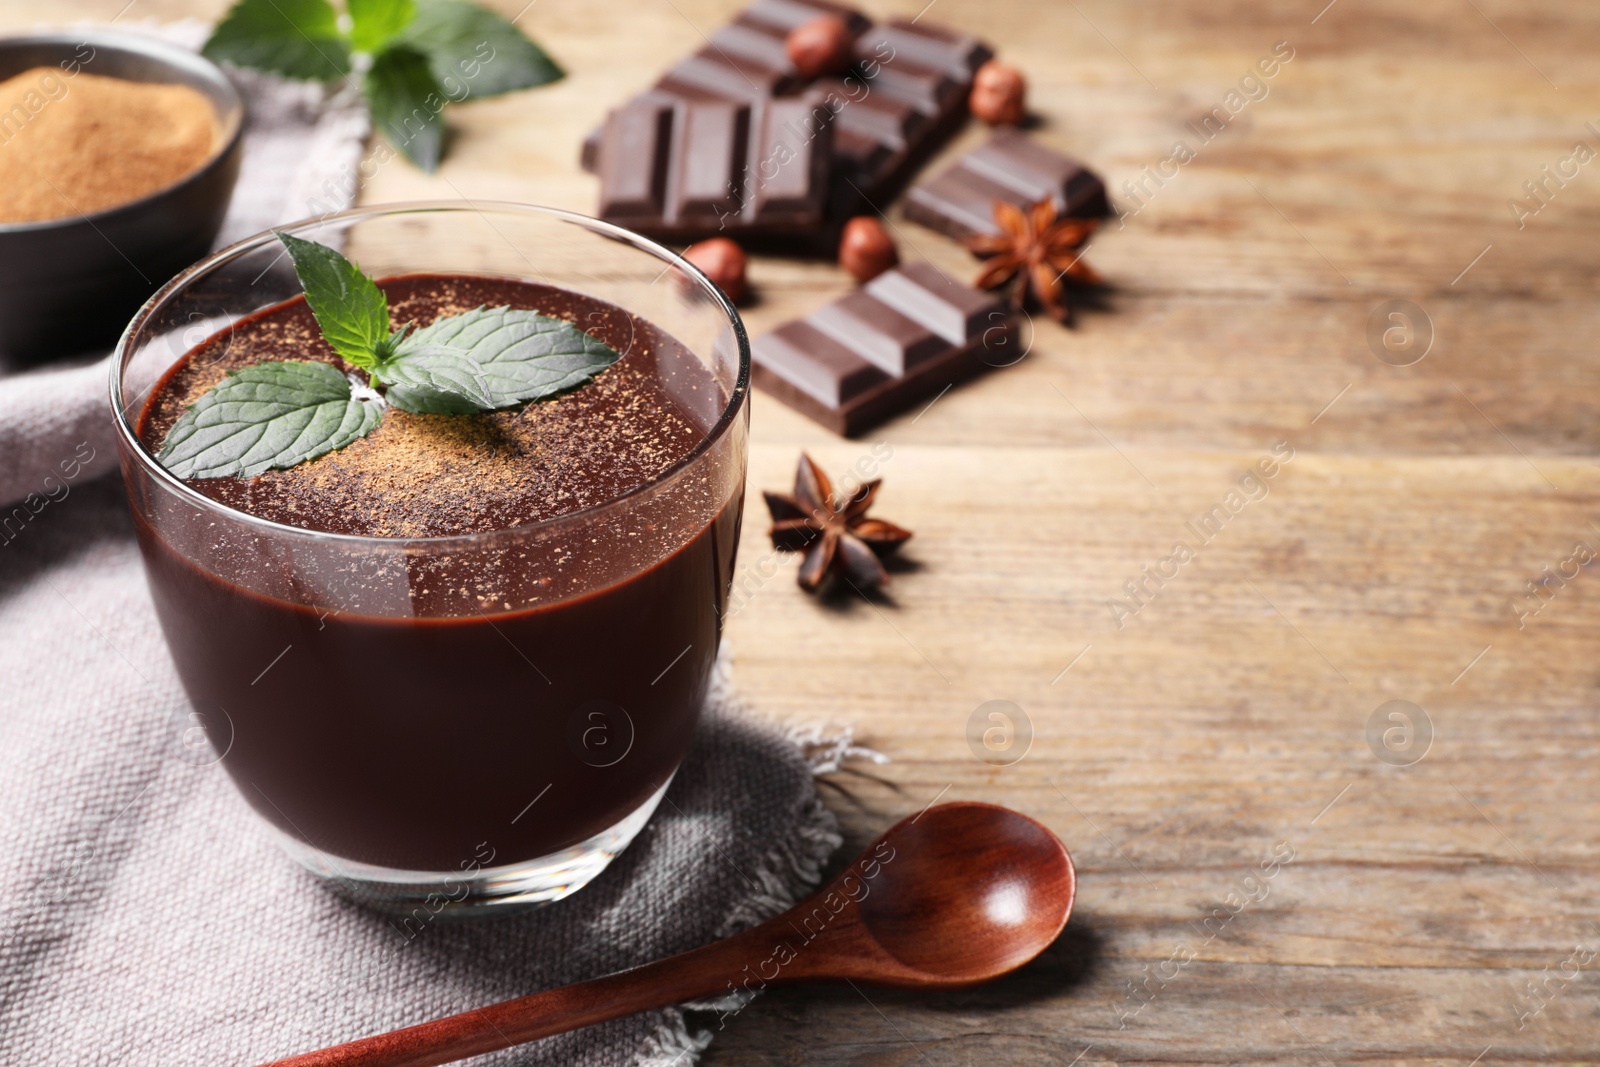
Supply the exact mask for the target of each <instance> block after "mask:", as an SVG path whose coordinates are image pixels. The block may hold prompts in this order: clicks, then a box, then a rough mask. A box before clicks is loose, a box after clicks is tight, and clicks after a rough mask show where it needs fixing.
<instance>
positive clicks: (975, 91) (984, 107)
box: [971, 59, 1028, 126]
mask: <svg viewBox="0 0 1600 1067" xmlns="http://www.w3.org/2000/svg"><path fill="white" fill-rule="evenodd" d="M1027 95H1028V83H1027V82H1026V81H1025V80H1024V79H1023V77H1022V72H1021V71H1019V70H1018V69H1017V68H1016V67H1008V66H1006V65H1005V64H1004V63H1000V62H996V61H995V60H993V59H991V60H989V62H987V63H985V64H984V65H983V66H981V67H979V68H978V73H977V74H975V75H973V78H972V100H971V106H972V113H973V114H974V115H976V116H978V117H979V118H980V119H982V120H983V121H984V122H987V123H988V124H989V125H991V126H1015V125H1017V124H1018V123H1020V122H1021V121H1022V115H1023V112H1024V110H1025V108H1026V102H1027Z"/></svg>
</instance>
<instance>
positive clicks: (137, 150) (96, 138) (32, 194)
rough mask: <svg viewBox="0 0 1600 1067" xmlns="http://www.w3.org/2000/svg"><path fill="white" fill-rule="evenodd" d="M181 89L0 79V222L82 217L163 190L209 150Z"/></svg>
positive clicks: (211, 117)
mask: <svg viewBox="0 0 1600 1067" xmlns="http://www.w3.org/2000/svg"><path fill="white" fill-rule="evenodd" d="M216 142H217V117H216V112H215V109H214V108H213V107H212V105H211V102H210V101H209V100H207V99H206V98H205V97H204V96H202V95H201V94H200V93H198V92H196V91H195V90H193V89H191V88H190V87H188V86H187V85H174V84H160V83H146V82H136V81H127V80H124V79H122V78H111V77H104V76H102V75H99V74H89V73H87V72H80V73H78V74H76V75H69V74H68V73H67V72H65V71H63V70H61V69H59V68H58V67H53V66H51V67H34V68H32V69H31V70H26V71H23V72H22V73H21V74H16V75H13V76H12V77H10V78H7V79H5V80H4V81H0V223H5V222H40V221H43V220H46V219H61V218H67V217H69V216H74V215H89V214H93V213H95V212H99V211H104V210H106V209H107V208H112V207H116V206H118V205H120V204H127V203H131V202H132V201H135V200H138V199H140V198H141V197H145V196H148V195H149V194H151V193H153V192H155V191H157V190H158V189H164V188H166V187H167V186H169V185H171V184H173V183H174V182H176V181H177V180H178V179H180V178H182V177H184V176H185V175H187V174H190V173H192V172H193V171H195V170H197V169H198V168H199V167H200V165H201V164H203V163H204V162H205V161H206V160H207V159H208V158H210V156H211V154H212V152H213V151H214V150H215V148H216Z"/></svg>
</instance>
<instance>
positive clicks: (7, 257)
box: [0, 31, 244, 363]
mask: <svg viewBox="0 0 1600 1067" xmlns="http://www.w3.org/2000/svg"><path fill="white" fill-rule="evenodd" d="M33 67H55V68H57V69H59V70H60V71H61V72H62V78H63V81H64V82H65V84H66V86H67V89H66V91H67V92H71V77H72V76H75V75H76V74H77V73H78V72H83V73H88V74H99V75H103V76H105V77H112V78H123V79H126V80H129V81H141V82H165V83H167V84H177V85H187V86H189V87H190V88H192V89H194V90H196V91H197V92H199V93H201V94H202V95H203V96H205V97H206V99H208V100H210V101H211V104H212V106H213V107H214V108H215V109H216V113H217V147H216V150H215V151H214V153H213V154H212V156H211V158H210V159H208V160H207V161H206V162H205V164H204V165H202V166H201V167H200V168H199V169H198V170H196V171H193V172H191V173H190V174H188V175H186V176H184V177H183V178H180V179H179V180H178V181H177V182H175V183H174V184H172V185H169V186H167V187H166V188H165V189H159V190H157V191H156V192H154V193H151V194H150V195H148V196H145V197H142V198H141V199H138V200H134V201H132V202H130V203H127V204H122V205H120V206H118V207H113V208H108V209H106V210H104V211H97V212H94V213H92V214H88V215H74V216H71V217H68V218H62V219H51V220H47V221H44V222H14V223H0V354H3V355H4V356H5V357H6V358H7V359H8V360H9V361H12V362H18V363H25V362H36V361H38V360H43V359H49V358H52V357H55V356H63V355H69V354H71V353H75V352H84V351H88V350H90V349H94V348H109V347H111V345H112V344H114V343H115V342H116V339H117V337H118V335H120V334H121V333H122V329H123V327H124V326H126V325H127V324H128V320H129V319H131V318H132V317H133V313H134V312H135V311H137V310H138V309H139V305H140V304H142V303H144V301H145V299H146V298H147V297H148V296H149V295H150V294H151V293H153V292H155V291H156V290H157V289H159V288H160V287H161V286H162V285H163V284H165V283H166V281H167V280H168V279H169V278H171V277H172V276H173V275H175V274H177V273H178V272H179V271H181V270H183V269H184V268H185V267H187V266H189V265H190V264H191V263H194V262H195V261H196V260H198V259H200V258H201V257H203V256H204V255H205V254H206V253H207V252H209V251H210V250H211V242H212V241H213V240H214V239H215V238H216V236H217V230H218V229H219V228H220V227H221V226H222V217H223V215H224V214H225V213H226V212H227V210H228V201H229V199H231V198H232V196H233V185H234V181H235V179H237V178H238V176H239V143H240V133H241V130H242V129H243V126H244V104H243V102H242V101H241V100H240V99H239V94H238V92H237V91H236V90H235V89H234V87H233V85H232V83H230V82H229V81H228V79H227V77H226V76H225V75H224V74H223V73H222V71H221V70H219V69H218V68H217V67H216V66H215V65H214V64H212V63H211V62H210V61H208V60H206V59H204V58H202V57H201V56H199V55H197V54H195V53H194V52H190V51H187V50H185V49H183V48H179V47H177V46H176V45H170V44H166V43H164V42H162V41H157V40H153V39H151V38H147V37H139V36H136V35H133V34H121V33H104V32H92V31H91V32H84V33H57V34H41V35H35V36H28V37H11V38H5V39H0V80H3V79H6V78H9V77H11V76H12V75H15V74H20V73H22V72H23V71H25V70H28V69H30V68H33ZM44 106H45V107H48V106H49V104H48V103H46V104H45V105H44ZM20 110H21V111H25V110H26V109H25V108H23V109H20ZM18 111H19V109H13V111H12V112H7V113H0V151H7V150H10V151H15V150H17V148H19V147H20V146H21V144H22V142H20V141H19V142H17V143H15V144H12V143H8V142H9V141H10V139H11V138H12V137H15V136H16V134H17V132H18V130H19V128H20V125H22V124H25V123H26V122H27V121H29V120H30V119H31V115H27V114H19V113H18Z"/></svg>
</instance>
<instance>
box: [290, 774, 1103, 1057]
mask: <svg viewBox="0 0 1600 1067" xmlns="http://www.w3.org/2000/svg"><path fill="white" fill-rule="evenodd" d="M1076 890H1077V876H1076V874H1075V872H1074V871H1073V867H1072V857H1071V856H1069V855H1067V850H1066V848H1065V847H1064V846H1063V845H1062V844H1061V842H1060V841H1059V840H1058V839H1057V838H1056V836H1055V834H1053V833H1051V832H1050V831H1049V830H1047V829H1045V828H1044V827H1043V826H1040V825H1039V824H1038V823H1036V822H1034V821H1033V820H1032V819H1030V818H1028V817H1027V816H1026V815H1019V814H1018V813H1016V812H1014V811H1009V810H1007V809H1005V808H1002V807H997V806H996V805H993V804H979V803H973V802H962V803H955V804H941V805H939V806H938V807H933V808H929V809H927V810H926V811H924V812H922V813H921V814H920V815H916V816H913V817H911V818H909V819H903V820H901V821H900V822H898V823H896V824H895V825H894V826H892V827H890V828H889V830H888V831H887V832H886V833H885V834H884V835H883V836H882V837H880V838H878V840H877V841H875V842H873V844H872V845H871V846H869V847H868V848H867V850H866V851H865V852H863V853H862V854H861V855H860V856H859V857H857V859H856V861H855V862H854V863H852V864H851V865H850V866H849V867H847V868H845V870H844V871H842V872H841V873H840V874H838V875H837V876H836V877H834V878H833V880H832V881H830V882H829V883H828V884H827V885H826V886H824V887H823V888H822V889H820V890H818V891H817V892H816V893H814V894H812V895H811V896H810V897H808V898H806V899H805V900H804V901H802V902H801V903H799V904H798V905H796V906H795V907H793V908H791V909H790V910H789V911H787V912H785V913H784V914H782V915H779V916H777V917H776V918H774V919H769V920H768V921H767V922H764V923H762V924H761V925H760V926H757V927H755V928H753V929H750V930H746V931H745V932H743V933H741V934H735V935H734V936H733V937H730V938H727V939H725V940H722V941H717V942H715V943H713V944H710V945H705V946H703V947H701V948H697V949H694V950H692V951H689V952H685V953H682V954H681V955H677V956H671V957H668V958H667V959H664V960H657V961H656V962H654V963H647V964H645V965H644V966H643V967H635V968H634V969H633V970H631V971H621V972H619V973H617V974H612V975H607V976H606V977H604V978H595V979H593V980H591V981H588V982H579V983H577V984H576V985H569V986H562V987H561V988H559V989H549V990H546V991H545V992H543V993H535V994H533V995H532V996H527V997H519V998H518V999H516V1000H507V1001H502V1002H501V1003H499V1004H494V1005H491V1006H489V1007H487V1008H480V1009H478V1010H476V1011H467V1012H462V1013H461V1014H460V1015H451V1016H449V1017H448V1018H444V1019H436V1020H434V1021H433V1022H429V1023H422V1024H421V1025H419V1026H408V1027H406V1028H405V1029H403V1030H395V1031H393V1032H391V1033H387V1034H378V1035H376V1036H373V1037H365V1038H362V1039H361V1040H359V1041H351V1042H349V1043H348V1044H344V1045H335V1046H334V1047H332V1048H326V1049H323V1050H321V1051H320V1052H309V1053H306V1054H304V1055H301V1056H293V1057H290V1058H289V1059H286V1060H278V1061H276V1063H277V1065H278V1067H335V1065H338V1067H352V1065H356V1064H360V1065H362V1067H428V1065H432V1064H439V1063H449V1062H451V1061H452V1060H458V1059H463V1058H465V1057H467V1056H476V1055H478V1054H480V1053H484V1052H493V1051H494V1050H496V1049H502V1048H509V1047H511V1046H512V1045H520V1044H522V1043H523V1042H525V1041H532V1040H534V1039H536V1038H541V1037H548V1036H550V1035H551V1034H559V1033H564V1032H565V1031H568V1030H575V1029H577V1028H578V1027H580V1026H590V1025H592V1024H594V1023H600V1022H605V1021H606V1020H608V1019H616V1018H619V1017H621V1016H623V1015H631V1014H633V1013H634V1012H640V1011H647V1010H649V1009H651V1008H660V1007H665V1006H666V1005H669V1004H680V1003H683V1002H684V1001H689V1000H697V999H700V998H703V997H708V996H716V995H724V994H728V993H732V992H739V991H741V990H748V991H750V992H755V991H757V990H760V989H762V988H764V987H765V986H768V985H779V984H786V983H790V982H802V981H817V980H827V979H835V980H842V979H850V980H853V981H859V982H868V983H872V984H874V985H887V986H898V987H900V988H904V989H953V988H959V987H961V986H969V985H975V984H977V983H979V982H986V981H988V980H990V979H991V978H998V977H999V976H1000V975H1002V974H1005V973H1007V972H1009V971H1014V970H1016V969H1017V968H1018V967H1021V966H1022V965H1023V964H1024V963H1027V962H1028V961H1029V960H1031V959H1033V958H1034V957H1035V956H1037V955H1038V954H1039V953H1040V952H1042V951H1044V949H1045V948H1046V947H1047V946H1049V944H1050V943H1051V942H1052V941H1054V940H1055V939H1056V937H1057V936H1059V935H1060V933H1061V929H1062V927H1064V926H1066V924H1067V916H1068V915H1069V914H1070V913H1071V911H1072V899H1073V896H1074V894H1075V893H1076Z"/></svg>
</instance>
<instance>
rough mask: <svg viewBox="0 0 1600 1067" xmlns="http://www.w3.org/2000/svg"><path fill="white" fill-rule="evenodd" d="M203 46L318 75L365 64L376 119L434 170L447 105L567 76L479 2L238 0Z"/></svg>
mask: <svg viewBox="0 0 1600 1067" xmlns="http://www.w3.org/2000/svg"><path fill="white" fill-rule="evenodd" d="M201 51H202V52H203V53H204V54H205V55H206V56H207V57H209V58H211V59H213V60H216V61H218V62H225V63H232V64H235V65H236V66H240V67H249V68H252V69H255V70H266V71H272V72H274V73H277V74H282V75H285V76H286V77H290V78H300V79H308V80H314V81H332V80H334V79H338V78H347V77H349V76H350V74H351V73H352V71H354V70H361V71H363V74H362V79H361V88H362V93H363V94H364V95H365V96H366V98H367V103H368V105H369V106H370V107H371V109H372V119H373V124H374V125H375V126H377V127H378V128H379V129H380V130H382V131H383V133H384V135H385V136H386V137H388V139H389V141H390V142H391V143H392V144H393V145H394V146H395V147H396V148H397V149H399V150H400V151H401V152H402V153H404V154H405V156H406V158H408V159H410V160H411V161H412V162H413V163H415V164H417V166H419V167H421V168H423V169H424V170H428V171H431V170H433V169H434V168H435V167H437V166H438V165H439V159H440V156H441V155H442V154H443V150H444V122H443V119H442V118H441V114H442V112H443V111H444V108H445V105H446V104H450V103H460V102H461V101H464V100H469V99H482V98H484V97H489V96H498V95H499V94H501V93H508V92H512V91H513V90H517V89H531V88H533V87H534V86H537V85H544V84H546V83H548V82H553V81H556V80H558V79H560V78H562V77H564V76H565V74H564V72H563V71H562V69H561V68H560V66H558V65H557V64H556V62H555V61H554V60H552V59H551V58H550V57H549V56H548V55H547V54H546V53H545V52H544V50H543V49H542V48H540V47H539V46H538V45H537V44H535V43H533V41H531V40H529V39H528V38H527V37H526V36H525V35H524V34H523V33H522V31H521V30H519V29H517V27H516V26H514V25H513V24H512V23H510V22H508V21H506V19H504V18H502V17H501V16H499V15H497V14H495V13H494V12H493V11H490V10H488V9H487V8H484V7H481V6H479V5H478V4H475V3H471V2H470V0H346V12H345V17H343V18H341V17H340V14H339V12H338V11H337V10H335V8H334V7H333V5H332V4H331V3H329V0H238V2H237V3H235V4H234V5H233V7H231V8H230V9H229V10H228V13H227V14H226V15H225V16H223V19H222V21H221V22H219V23H217V26H216V28H215V29H214V30H213V31H212V33H211V37H210V39H209V40H207V41H206V43H205V46H204V47H203V48H202V49H201ZM358 57H360V58H358Z"/></svg>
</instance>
